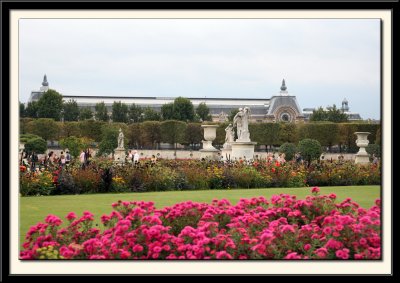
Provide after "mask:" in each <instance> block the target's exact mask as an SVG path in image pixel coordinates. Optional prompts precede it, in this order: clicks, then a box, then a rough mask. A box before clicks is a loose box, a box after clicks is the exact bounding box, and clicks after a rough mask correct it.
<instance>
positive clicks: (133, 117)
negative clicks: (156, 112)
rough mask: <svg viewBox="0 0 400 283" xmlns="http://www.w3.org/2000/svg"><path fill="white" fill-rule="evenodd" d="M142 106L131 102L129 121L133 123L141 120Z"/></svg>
mask: <svg viewBox="0 0 400 283" xmlns="http://www.w3.org/2000/svg"><path fill="white" fill-rule="evenodd" d="M142 114H143V108H142V107H140V106H139V105H136V104H135V103H133V104H132V105H131V106H130V107H129V121H130V122H133V123H138V122H143V115H142Z"/></svg>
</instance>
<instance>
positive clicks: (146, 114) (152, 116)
mask: <svg viewBox="0 0 400 283" xmlns="http://www.w3.org/2000/svg"><path fill="white" fill-rule="evenodd" d="M142 116H143V121H160V120H161V115H160V113H158V112H157V111H155V110H153V109H152V108H150V107H146V108H144V109H143V115H142Z"/></svg>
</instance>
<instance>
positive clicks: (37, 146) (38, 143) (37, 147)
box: [25, 137, 47, 153]
mask: <svg viewBox="0 0 400 283" xmlns="http://www.w3.org/2000/svg"><path fill="white" fill-rule="evenodd" d="M46 150H47V142H46V141H45V140H44V139H42V138H40V137H37V138H31V139H29V140H28V141H27V142H26V143H25V151H26V152H32V151H34V152H36V153H45V152H46Z"/></svg>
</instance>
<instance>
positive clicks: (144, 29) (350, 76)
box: [19, 19, 381, 119]
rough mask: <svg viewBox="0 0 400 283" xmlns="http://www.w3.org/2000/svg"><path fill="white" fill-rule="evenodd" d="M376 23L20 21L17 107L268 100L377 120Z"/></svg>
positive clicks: (168, 20)
mask: <svg viewBox="0 0 400 283" xmlns="http://www.w3.org/2000/svg"><path fill="white" fill-rule="evenodd" d="M380 64H381V62H380V20H379V19H21V20H20V25H19V68H20V70H19V91H20V93H19V100H20V101H21V102H24V103H25V102H27V101H28V99H29V96H30V93H31V91H32V90H39V88H40V86H41V82H42V81H43V75H44V74H47V79H48V82H49V87H50V88H51V89H55V90H56V91H58V92H59V93H61V94H64V95H93V96H95V95H99V96H102V95H107V96H139V97H143V96H151V97H152V96H157V97H178V96H183V97H216V98H218V97H221V98H270V97H271V96H273V95H278V93H279V91H280V86H281V82H282V79H285V81H286V86H287V90H288V92H289V95H295V96H296V98H297V101H298V103H299V105H300V107H301V108H302V109H303V108H309V107H319V106H323V107H326V106H331V105H333V104H336V106H341V103H342V100H343V99H344V98H346V99H347V100H348V101H349V107H350V111H351V112H357V113H360V115H361V117H362V118H363V119H368V118H371V119H380V103H381V96H380Z"/></svg>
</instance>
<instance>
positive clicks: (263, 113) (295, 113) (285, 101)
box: [29, 75, 305, 122]
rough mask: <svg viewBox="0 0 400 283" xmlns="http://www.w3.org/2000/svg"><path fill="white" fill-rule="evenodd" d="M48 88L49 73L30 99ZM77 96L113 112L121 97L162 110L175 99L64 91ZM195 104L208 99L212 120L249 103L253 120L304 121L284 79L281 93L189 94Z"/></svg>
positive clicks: (65, 97)
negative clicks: (238, 95) (258, 95)
mask: <svg viewBox="0 0 400 283" xmlns="http://www.w3.org/2000/svg"><path fill="white" fill-rule="evenodd" d="M48 89H49V83H48V82H47V77H46V75H44V79H43V82H42V87H41V88H40V91H32V92H31V96H30V98H29V102H31V101H37V100H39V98H40V97H41V95H42V94H43V93H44V92H45V91H47V90H48ZM70 99H71V100H75V101H76V102H77V104H78V107H89V108H91V110H92V111H94V110H95V105H96V104H97V103H99V102H104V103H105V105H106V107H107V109H108V112H109V115H110V116H111V109H112V104H113V103H114V101H121V102H122V103H125V104H127V105H131V104H133V103H134V104H135V105H138V106H141V107H150V108H152V109H153V110H155V111H157V112H160V111H161V107H162V106H163V105H164V104H166V103H171V102H174V99H175V97H119V96H84V95H83V96H73V95H63V100H64V101H65V102H66V101H68V100H70ZM188 99H190V101H191V102H192V103H193V106H194V107H195V108H196V107H197V106H198V105H199V104H200V103H206V105H207V106H208V108H209V109H210V114H211V116H212V119H213V121H215V122H224V121H227V120H228V116H229V114H230V113H231V111H232V110H235V109H238V108H240V107H246V106H247V107H249V108H250V111H251V121H252V122H299V121H304V118H305V117H304V115H303V113H302V111H301V108H300V106H299V104H298V102H297V100H296V97H295V96H293V95H289V93H288V91H287V87H286V84H285V80H283V81H282V85H281V88H280V92H279V93H278V95H275V96H272V97H271V98H270V99H268V98H188Z"/></svg>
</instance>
